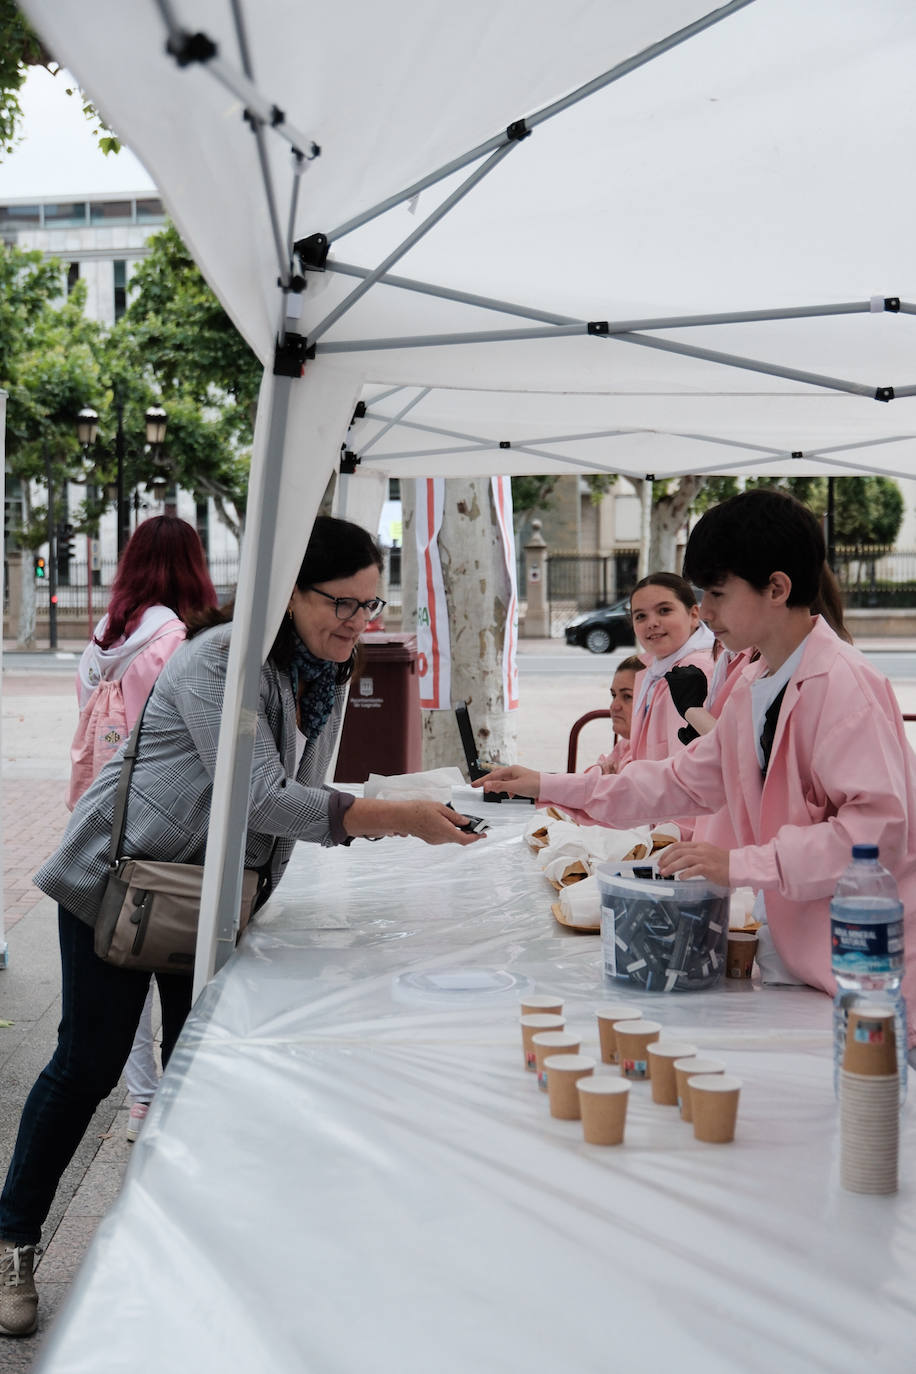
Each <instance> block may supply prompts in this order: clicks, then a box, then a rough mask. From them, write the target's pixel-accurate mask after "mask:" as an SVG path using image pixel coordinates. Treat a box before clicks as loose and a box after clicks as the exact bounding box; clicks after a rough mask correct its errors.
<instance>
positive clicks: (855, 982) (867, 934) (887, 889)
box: [830, 844, 907, 1106]
mask: <svg viewBox="0 0 916 1374" xmlns="http://www.w3.org/2000/svg"><path fill="white" fill-rule="evenodd" d="M830 946H831V954H832V962H833V972H834V975H835V977H836V981H837V990H836V997H835V998H834V1002H833V1050H834V1087H835V1088H836V1090H837V1092H839V1083H840V1069H841V1068H842V1065H843V1053H844V1049H845V1045H846V1019H847V1013H848V1011H849V1008H850V1007H851V1006H853V1005H860V1004H861V1003H862V1002H881V1003H883V1004H884V1005H885V1006H887V1005H890V1006H892V1007H893V1008H894V1013H895V1024H896V1037H897V1063H898V1066H899V1070H900V1103H901V1106H902V1105H903V1101H904V1099H905V1097H906V1079H907V1040H906V1003H905V1002H904V1000H903V996H902V994H901V990H900V983H901V980H902V978H903V905H902V903H901V901H900V897H899V895H898V892H897V883H896V880H895V878H894V875H893V873H889V872H888V870H887V869H886V868H884V867H883V866H882V865H881V864H880V863H879V862H878V846H877V845H876V844H854V845H853V847H852V862H851V863H850V864H849V866H848V867H847V868H846V869H845V870H844V871H843V873H842V874H841V875H840V879H839V881H838V882H837V885H836V891H835V893H834V897H833V901H832V902H831V903H830Z"/></svg>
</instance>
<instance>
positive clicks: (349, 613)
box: [305, 587, 388, 620]
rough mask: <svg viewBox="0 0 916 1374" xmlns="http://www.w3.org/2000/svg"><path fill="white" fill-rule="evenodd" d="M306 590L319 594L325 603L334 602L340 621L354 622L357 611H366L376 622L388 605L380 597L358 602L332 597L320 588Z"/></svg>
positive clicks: (352, 599)
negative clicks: (376, 618)
mask: <svg viewBox="0 0 916 1374" xmlns="http://www.w3.org/2000/svg"><path fill="white" fill-rule="evenodd" d="M305 590H306V591H307V592H317V593H318V595H319V596H323V597H324V599H325V601H333V602H334V614H335V615H336V616H337V619H338V620H352V619H353V617H354V616H355V615H356V612H357V611H365V612H366V615H367V616H368V617H369V619H370V620H374V619H375V617H376V616H377V615H380V614H381V612H382V611H383V610H384V609H385V607H386V606H387V605H388V602H387V601H383V600H382V598H381V597H380V596H374V597H373V598H372V600H371V601H357V599H356V597H355V596H331V594H330V592H323V591H322V590H321V588H320V587H306V588H305Z"/></svg>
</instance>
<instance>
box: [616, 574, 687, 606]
mask: <svg viewBox="0 0 916 1374" xmlns="http://www.w3.org/2000/svg"><path fill="white" fill-rule="evenodd" d="M643 587H664V588H665V589H666V591H669V592H673V593H674V595H675V596H676V597H677V599H678V601H680V602H681V604H682V605H683V606H686V608H687V610H688V611H692V610H693V608H694V606H695V605H696V604H697V599H696V597H695V596H694V594H693V588H692V587H691V585H690V583H689V582H687V581H686V580H685V579H684V578H683V577H680V576H679V575H678V574H677V573H672V572H654V573H649V576H648V577H643V578H642V579H641V580H640V581H639V582H637V583H636V586H635V587H634V588H633V591H632V592H630V606H631V608H632V605H633V596H634V593H635V592H641V591H642V589H643Z"/></svg>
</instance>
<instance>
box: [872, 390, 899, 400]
mask: <svg viewBox="0 0 916 1374" xmlns="http://www.w3.org/2000/svg"><path fill="white" fill-rule="evenodd" d="M894 395H895V392H894V388H893V387H892V386H879V387H878V388H877V390H876V391H875V400H876V401H892V400H893V399H894Z"/></svg>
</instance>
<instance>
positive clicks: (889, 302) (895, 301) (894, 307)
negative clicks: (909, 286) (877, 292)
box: [884, 296, 900, 315]
mask: <svg viewBox="0 0 916 1374" xmlns="http://www.w3.org/2000/svg"><path fill="white" fill-rule="evenodd" d="M884 308H885V310H889V311H890V312H891V313H892V314H894V315H897V314H899V313H900V297H899V296H885V297H884Z"/></svg>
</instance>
